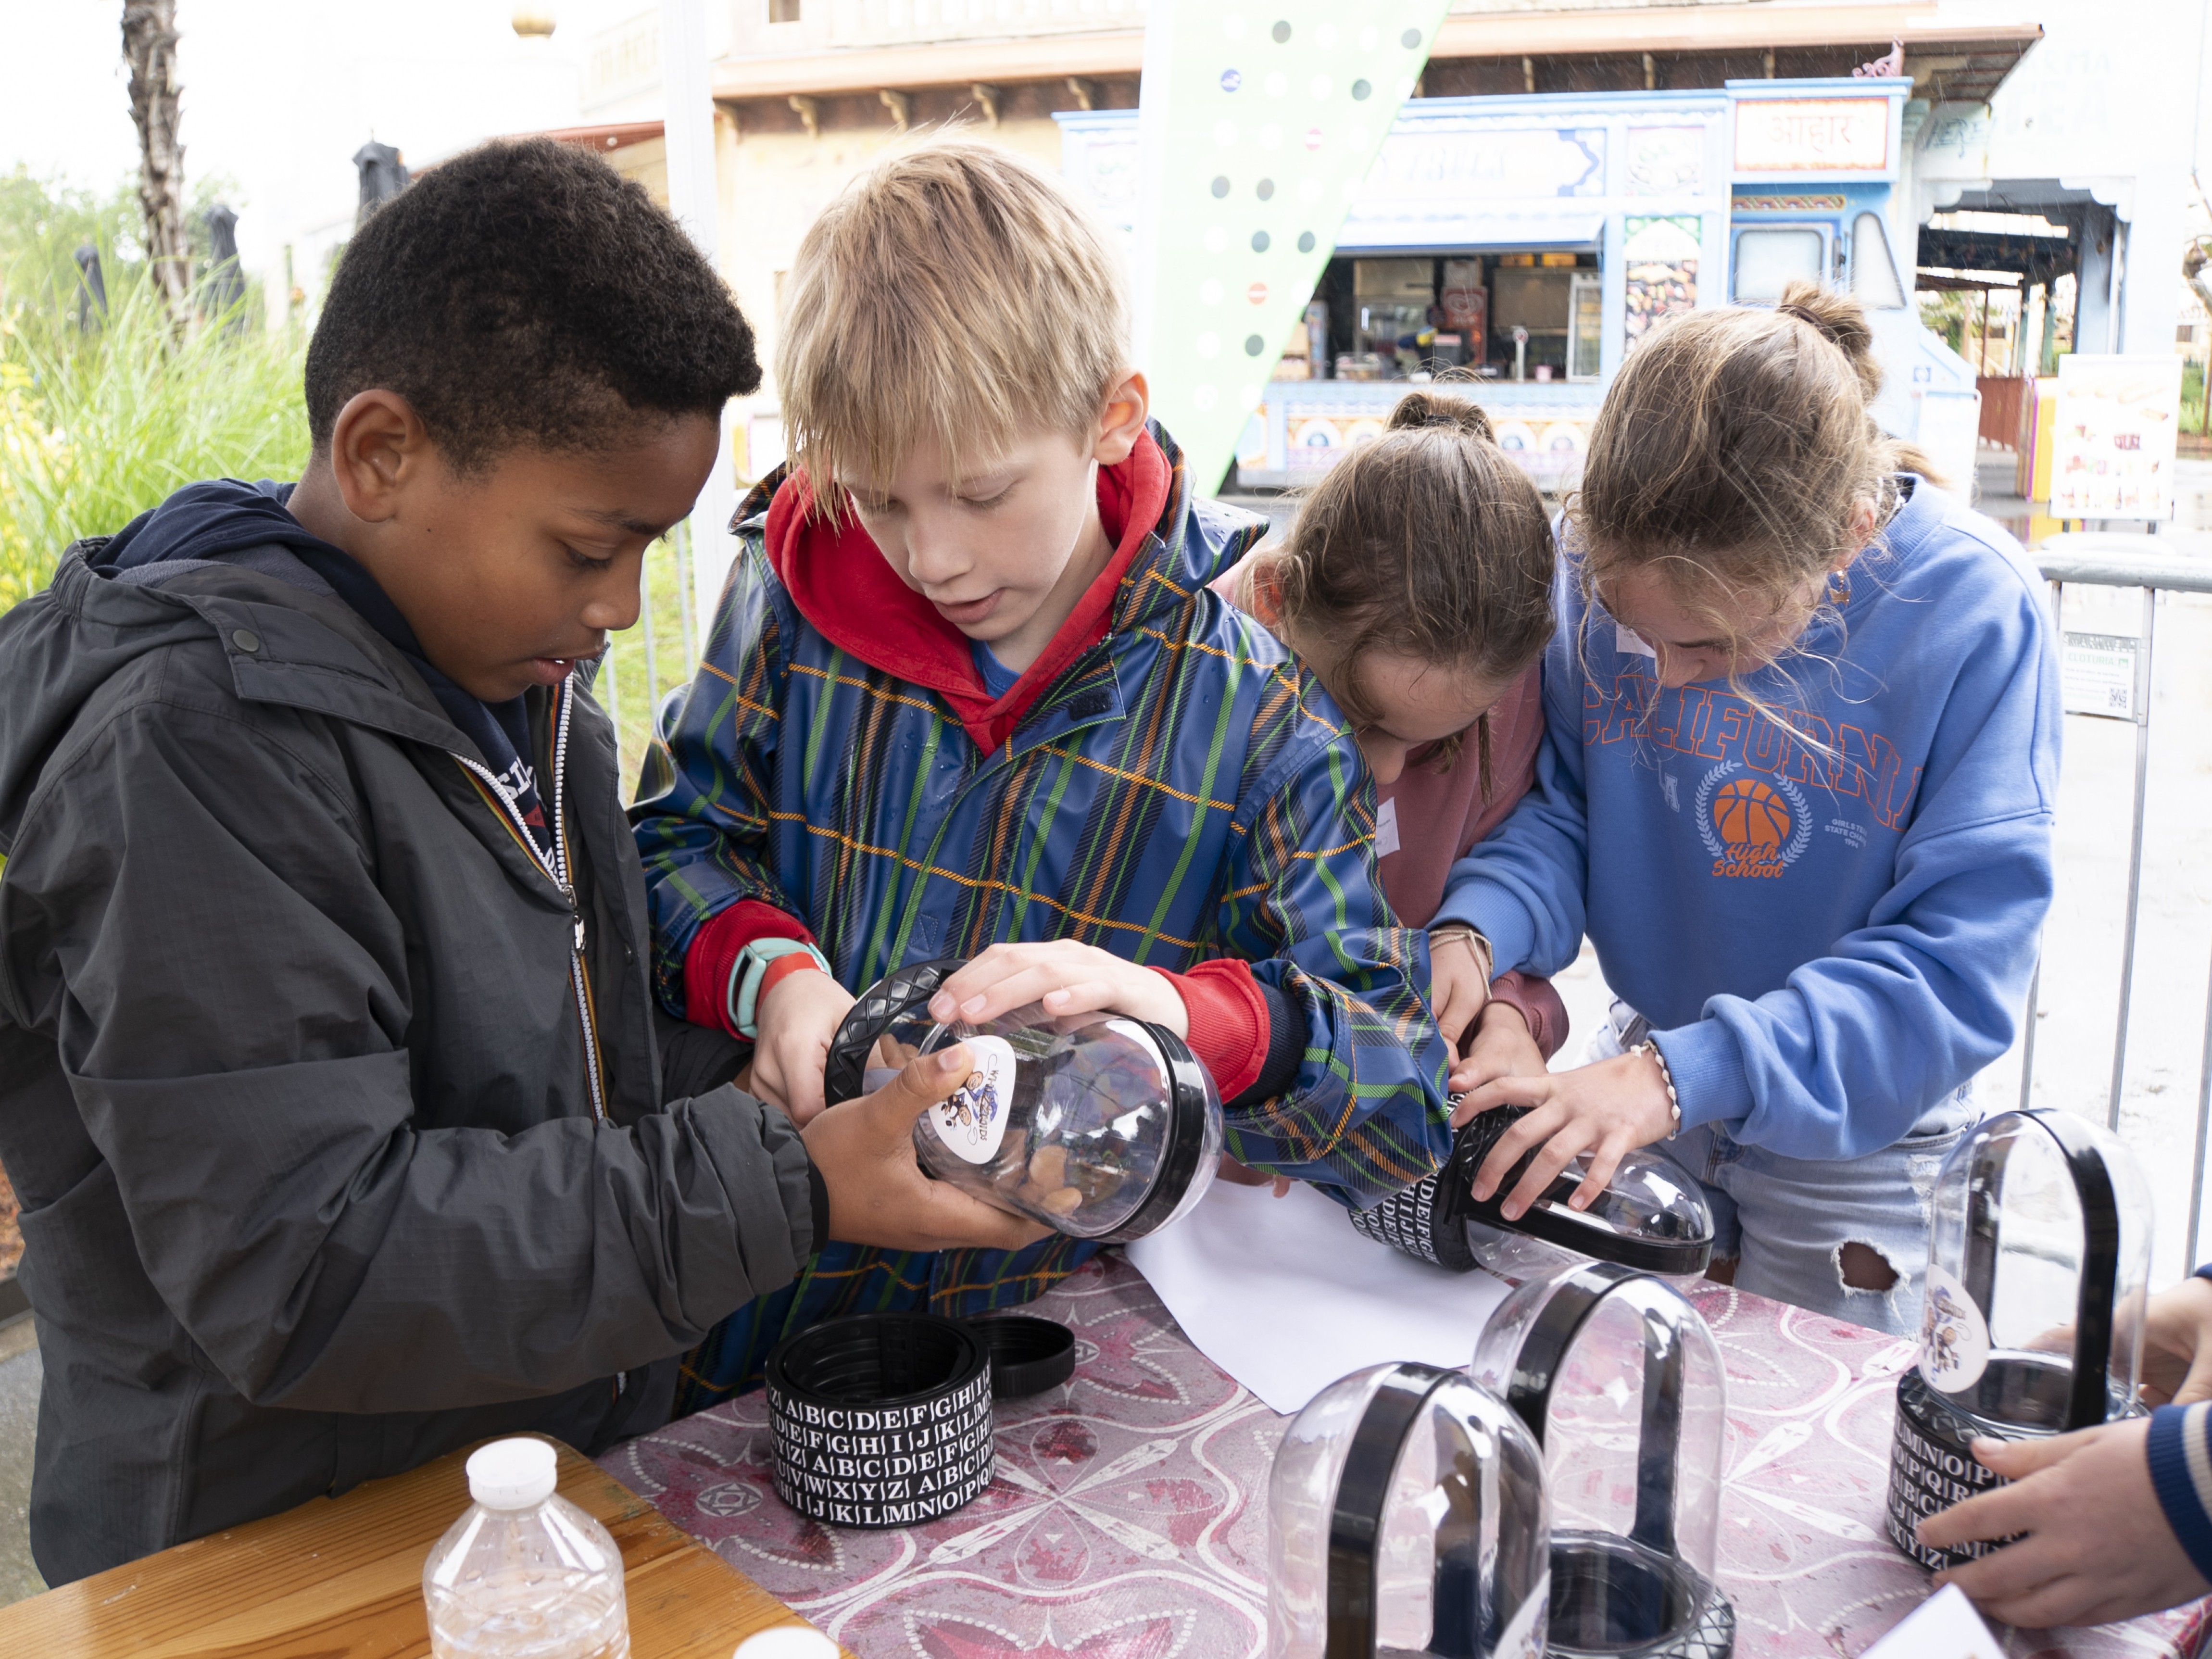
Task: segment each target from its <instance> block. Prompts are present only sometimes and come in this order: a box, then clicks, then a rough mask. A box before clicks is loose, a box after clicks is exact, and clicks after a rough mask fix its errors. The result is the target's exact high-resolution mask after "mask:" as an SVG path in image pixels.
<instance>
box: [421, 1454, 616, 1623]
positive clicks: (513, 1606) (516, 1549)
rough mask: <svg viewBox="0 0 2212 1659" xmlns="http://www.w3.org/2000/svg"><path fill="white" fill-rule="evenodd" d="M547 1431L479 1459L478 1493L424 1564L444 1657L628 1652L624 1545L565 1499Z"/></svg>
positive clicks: (472, 1471)
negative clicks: (545, 1438) (619, 1545)
mask: <svg viewBox="0 0 2212 1659" xmlns="http://www.w3.org/2000/svg"><path fill="white" fill-rule="evenodd" d="M555 1463H556V1456H555V1453H554V1450H553V1448H552V1447H551V1446H550V1445H548V1444H547V1443H545V1442H544V1441H543V1440H495V1441H493V1442H492V1443H491V1444H489V1446H484V1447H482V1448H480V1449H478V1450H477V1452H476V1454H475V1455H473V1456H471V1458H470V1459H469V1462H468V1471H469V1496H470V1497H471V1498H473V1499H474V1500H475V1501H474V1502H473V1503H471V1504H470V1505H469V1507H468V1509H467V1510H465V1512H464V1513H463V1514H462V1516H461V1518H460V1519H459V1520H458V1521H456V1522H453V1525H452V1526H451V1527H449V1528H447V1529H446V1535H445V1536H444V1537H443V1538H441V1539H440V1540H439V1541H438V1542H437V1545H436V1547H435V1548H434V1549H432V1550H431V1552H430V1559H428V1561H426V1562H424V1563H423V1565H422V1601H423V1603H424V1605H425V1606H426V1607H428V1609H429V1614H430V1652H431V1655H432V1656H433V1659H629V1608H628V1607H627V1605H626V1603H625V1601H624V1600H623V1564H622V1552H621V1551H619V1550H617V1548H616V1547H615V1541H614V1539H613V1537H612V1536H611V1535H610V1534H609V1533H608V1531H607V1529H606V1528H605V1527H603V1526H601V1525H600V1524H599V1522H597V1521H595V1520H593V1519H592V1517H591V1516H588V1515H586V1514H585V1513H584V1511H583V1510H580V1509H578V1508H577V1507H576V1506H575V1505H574V1504H571V1503H570V1502H569V1501H568V1499H567V1498H561V1497H556V1495H555V1493H554V1491H553V1487H554V1483H555V1480H556V1475H555Z"/></svg>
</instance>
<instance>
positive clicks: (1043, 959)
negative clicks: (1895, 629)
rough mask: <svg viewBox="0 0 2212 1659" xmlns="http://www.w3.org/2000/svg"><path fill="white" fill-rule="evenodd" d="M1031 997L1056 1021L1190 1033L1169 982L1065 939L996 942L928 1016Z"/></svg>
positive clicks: (1001, 1006) (977, 1016)
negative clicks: (1114, 1021) (1108, 1016)
mask: <svg viewBox="0 0 2212 1659" xmlns="http://www.w3.org/2000/svg"><path fill="white" fill-rule="evenodd" d="M796 977H799V978H804V977H805V975H797V976H796ZM779 988H781V987H779ZM1032 1002H1035V1003H1039V1004H1042V1006H1043V1008H1044V1011H1045V1012H1047V1013H1048V1014H1050V1015H1052V1016H1053V1017H1054V1018H1055V1019H1058V1018H1067V1017H1069V1016H1072V1015H1077V1014H1096V1013H1113V1014H1127V1016H1128V1017H1129V1018H1132V1019H1141V1020H1144V1021H1146V1022H1147V1023H1149V1024H1153V1025H1160V1026H1164V1027H1166V1028H1167V1029H1168V1030H1170V1031H1173V1032H1174V1033H1175V1034H1176V1036H1189V1035H1190V1016H1189V1014H1188V1012H1185V1011H1184V1008H1183V1006H1182V998H1181V997H1180V996H1178V995H1176V988H1175V986H1174V985H1173V984H1172V983H1171V982H1170V981H1168V980H1166V979H1164V978H1162V977H1161V976H1160V975H1158V974H1156V973H1154V972H1153V971H1152V969H1149V968H1139V967H1138V966H1136V965H1135V964H1134V963H1128V962H1124V961H1123V960H1122V959H1121V957H1117V956H1115V954H1114V953H1113V952H1112V951H1102V950H1100V949H1099V948H1098V947H1097V945H1078V944H1077V943H1076V942H1075V941H1074V940H1073V939H1049V940H1046V941H1044V942H1042V943H1040V944H1034V945H993V946H992V947H991V948H990V949H989V950H987V951H984V952H983V954H982V955H981V956H980V957H976V958H975V960H974V961H973V962H971V963H969V964H968V965H967V966H966V967H965V968H963V969H961V970H960V971H959V972H958V973H957V974H955V975H953V976H952V977H951V979H948V980H946V981H945V983H944V985H943V986H942V987H940V988H939V991H938V993H937V994H936V995H935V996H933V997H932V998H931V999H930V1000H929V1017H930V1018H932V1019H934V1020H939V1021H949V1020H954V1019H962V1020H965V1021H967V1022H968V1024H970V1025H980V1024H982V1023H983V1022H984V1021H986V1020H990V1019H996V1018H998V1017H999V1016H1000V1014H1004V1013H1009V1012H1012V1011H1013V1010H1014V1009H1016V1008H1021V1007H1026V1006H1028V1005H1029V1004H1030V1003H1032Z"/></svg>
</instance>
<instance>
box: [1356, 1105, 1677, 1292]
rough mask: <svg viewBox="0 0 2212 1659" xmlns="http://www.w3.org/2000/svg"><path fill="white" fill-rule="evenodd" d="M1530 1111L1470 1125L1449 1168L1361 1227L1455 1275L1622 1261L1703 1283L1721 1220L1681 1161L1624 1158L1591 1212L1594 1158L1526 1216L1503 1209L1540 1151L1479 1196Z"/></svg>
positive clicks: (1369, 1215)
mask: <svg viewBox="0 0 2212 1659" xmlns="http://www.w3.org/2000/svg"><path fill="white" fill-rule="evenodd" d="M1523 1115H1525V1110H1524V1109H1522V1108H1520V1107H1499V1108H1497V1109H1494V1110H1492V1111H1488V1112H1485V1113H1483V1114H1481V1115H1480V1116H1478V1117H1476V1118H1475V1119H1474V1121H1471V1122H1469V1123H1468V1124H1466V1125H1464V1126H1462V1127H1461V1129H1460V1130H1459V1132H1458V1133H1457V1135H1456V1136H1455V1138H1454V1140H1453V1144H1452V1153H1451V1157H1450V1158H1449V1159H1448V1160H1447V1161H1446V1163H1445V1164H1444V1167H1443V1169H1442V1170H1439V1171H1438V1172H1437V1174H1435V1175H1433V1176H1430V1177H1428V1178H1427V1179H1426V1180H1425V1181H1422V1182H1417V1183H1416V1184H1415V1185H1413V1187H1410V1188H1407V1190H1406V1191H1404V1192H1402V1193H1399V1194H1393V1195H1392V1196H1391V1197H1389V1198H1387V1199H1384V1200H1383V1202H1382V1203H1380V1204H1378V1205H1376V1206H1374V1207H1373V1208H1372V1209H1369V1210H1361V1211H1354V1212H1351V1221H1352V1225H1353V1226H1354V1227H1356V1228H1358V1230H1359V1231H1361V1232H1363V1233H1364V1234H1365V1235H1366V1236H1367V1237H1370V1238H1372V1239H1374V1240H1376V1242H1377V1243H1384V1244H1389V1245H1393V1246H1395V1248H1397V1249H1401V1250H1403V1251H1405V1252H1406V1253H1407V1255H1414V1256H1418V1257H1419V1258H1420V1259H1421V1260H1422V1261H1431V1262H1434V1263H1436V1264H1437V1266H1439V1267H1449V1268H1451V1269H1452V1270H1453V1271H1455V1272H1458V1273H1466V1272H1468V1271H1469V1270H1471V1269H1473V1268H1474V1267H1484V1268H1486V1269H1488V1270H1489V1271H1490V1272H1492V1273H1496V1274H1497V1275H1498V1277H1499V1278H1501V1279H1510V1280H1512V1281H1513V1282H1515V1283H1516V1284H1517V1283H1519V1282H1521V1281H1522V1280H1524V1279H1534V1278H1540V1277H1542V1276H1544V1275H1546V1274H1548V1273H1556V1272H1559V1270H1560V1269H1562V1268H1565V1267H1571V1266H1572V1265H1574V1264H1575V1263H1576V1262H1577V1261H1584V1260H1589V1261H1611V1262H1615V1263H1617V1264H1619V1265H1620V1266H1622V1267H1635V1268H1638V1269H1640V1270H1642V1271H1644V1272H1645V1273H1660V1274H1663V1275H1665V1276H1667V1277H1669V1278H1696V1277H1697V1276H1698V1275H1699V1274H1701V1273H1704V1272H1705V1268H1706V1267H1707V1266H1708V1265H1709V1264H1710V1263H1711V1261H1712V1253H1713V1217H1712V1211H1711V1207H1710V1206H1708V1205H1707V1204H1706V1202H1705V1194H1704V1193H1702V1192H1701V1191H1699V1188H1698V1185H1697V1183H1696V1182H1694V1181H1692V1179H1691V1178H1690V1176H1688V1174H1687V1173H1686V1171H1685V1170H1682V1169H1681V1168H1680V1166H1679V1165H1677V1164H1674V1163H1673V1162H1672V1161H1671V1160H1670V1159H1668V1158H1665V1157H1663V1156H1662V1155H1661V1154H1659V1153H1657V1152H1652V1151H1650V1150H1649V1149H1647V1148H1642V1147H1638V1148H1634V1149H1632V1150H1631V1151H1629V1152H1625V1153H1623V1154H1622V1155H1621V1158H1620V1164H1619V1165H1618V1166H1617V1167H1616V1168H1615V1169H1614V1170H1613V1179H1612V1180H1611V1181H1609V1182H1607V1183H1606V1185H1605V1187H1604V1188H1603V1189H1602V1190H1601V1192H1600V1193H1599V1194H1598V1195H1597V1196H1596V1197H1595V1198H1594V1199H1593V1200H1590V1204H1589V1208H1587V1209H1583V1210H1577V1209H1575V1208H1574V1207H1572V1206H1571V1205H1570V1204H1569V1203H1568V1202H1567V1200H1568V1198H1569V1196H1570V1195H1571V1194H1572V1193H1573V1192H1574V1190H1575V1188H1577V1187H1578V1186H1580V1185H1581V1184H1582V1178H1583V1173H1584V1171H1585V1170H1587V1169H1588V1167H1589V1162H1588V1158H1587V1155H1584V1156H1582V1157H1577V1158H1575V1159H1574V1160H1573V1161H1572V1162H1571V1163H1570V1164H1568V1165H1567V1167H1566V1169H1565V1170H1563V1171H1562V1172H1561V1173H1560V1174H1559V1176H1558V1177H1557V1178H1556V1179H1554V1180H1553V1182H1552V1184H1551V1186H1550V1187H1548V1188H1546V1190H1545V1192H1544V1194H1543V1196H1541V1198H1539V1199H1538V1200H1536V1202H1535V1203H1534V1204H1532V1205H1530V1206H1528V1211H1527V1212H1525V1213H1524V1214H1522V1215H1521V1216H1520V1217H1518V1218H1516V1219H1514V1220H1511V1221H1508V1220H1507V1219H1506V1218H1505V1217H1504V1212H1503V1209H1502V1207H1501V1206H1503V1204H1504V1200H1505V1198H1506V1195H1507V1194H1510V1193H1511V1192H1512V1191H1513V1189H1514V1187H1515V1185H1516V1183H1517V1182H1519V1180H1520V1177H1521V1176H1522V1172H1523V1171H1524V1170H1526V1169H1527V1167H1528V1164H1529V1162H1530V1161H1531V1160H1533V1158H1534V1156H1535V1154H1534V1152H1530V1153H1528V1155H1527V1156H1526V1157H1524V1158H1522V1159H1521V1160H1520V1161H1518V1162H1517V1163H1516V1164H1515V1165H1514V1168H1513V1170H1512V1171H1511V1172H1510V1174H1509V1175H1508V1176H1506V1178H1505V1179H1504V1181H1502V1182H1499V1183H1498V1190H1497V1192H1496V1193H1494V1194H1492V1195H1491V1197H1490V1198H1488V1199H1486V1200H1477V1199H1476V1198H1475V1197H1474V1193H1473V1190H1472V1188H1473V1183H1474V1176H1475V1172H1476V1171H1477V1170H1480V1168H1481V1167H1482V1162H1483V1160H1484V1159H1485V1158H1487V1157H1488V1156H1489V1154H1490V1150H1491V1148H1492V1147H1493V1146H1496V1145H1497V1144H1498V1137H1499V1136H1501V1135H1503V1134H1504V1133H1505V1131H1506V1130H1507V1129H1508V1128H1509V1127H1511V1125H1512V1124H1513V1123H1514V1122H1515V1121H1517V1120H1518V1119H1519V1118H1521V1117H1522V1116H1523Z"/></svg>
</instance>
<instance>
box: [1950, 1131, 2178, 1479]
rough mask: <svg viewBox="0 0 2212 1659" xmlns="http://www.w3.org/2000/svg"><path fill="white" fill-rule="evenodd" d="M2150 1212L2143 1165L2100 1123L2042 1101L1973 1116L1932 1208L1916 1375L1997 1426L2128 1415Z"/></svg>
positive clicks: (2138, 1356)
mask: <svg viewBox="0 0 2212 1659" xmlns="http://www.w3.org/2000/svg"><path fill="white" fill-rule="evenodd" d="M2062 1136H2063V1139H2061V1137H2062ZM2088 1166H2093V1168H2092V1167H2088ZM2150 1224H2151V1212H2150V1197H2149V1194H2148V1193H2147V1192H2146V1191H2145V1190H2144V1188H2143V1181H2142V1171H2141V1170H2139V1169H2138V1168H2137V1167H2136V1161H2135V1158H2134V1156H2133V1155H2132V1154H2131V1153H2130V1152H2129V1151H2128V1150H2127V1148H2126V1147H2125V1146H2122V1145H2121V1144H2120V1142H2119V1139H2118V1137H2116V1136H2114V1135H2113V1134H2112V1133H2110V1132H2109V1131H2107V1130H2106V1129H2105V1128H2104V1127H2102V1126H2101V1125H2099V1124H2094V1123H2091V1122H2089V1121H2087V1119H2084V1118H2079V1117H2075V1116H2074V1115H2072V1114H2070V1113H2067V1114H2060V1113H2057V1112H2051V1111H2034V1112H2003V1113H2000V1114H1999V1115H1996V1116H1995V1117H1992V1118H1990V1119H1987V1120H1985V1121H1984V1122H1982V1123H1980V1124H1978V1125H1977V1126H1976V1127H1974V1128H1973V1129H1972V1130H1970V1131H1969V1132H1968V1133H1966V1136H1965V1137H1964V1138H1963V1139H1961V1140H1960V1142H1959V1144H1958V1146H1955V1147H1954V1148H1953V1149H1952V1152H1951V1155H1950V1156H1949V1157H1948V1158H1946V1159H1945V1160H1944V1161H1943V1169H1942V1173H1941V1174H1940V1175H1938V1176H1936V1193H1935V1197H1934V1199H1933V1200H1932V1202H1931V1203H1930V1205H1929V1228H1928V1288H1927V1292H1926V1302H1925V1304H1924V1306H1923V1315H1922V1320H1921V1330H1922V1337H1921V1343H1922V1346H1921V1353H1920V1365H1919V1370H1920V1374H1921V1375H1922V1376H1923V1377H1924V1378H1925V1379H1926V1380H1927V1382H1928V1383H1929V1386H1930V1387H1931V1388H1932V1389H1935V1390H1936V1393H1938V1394H1940V1395H1943V1396H1944V1398H1945V1400H1946V1401H1947V1402H1948V1404H1949V1406H1950V1407H1951V1408H1952V1409H1953V1410H1954V1411H1959V1412H1962V1413H1965V1414H1966V1415H1967V1416H1968V1417H1970V1418H1972V1419H1974V1420H1975V1422H1976V1423H1977V1424H1978V1425H1979V1426H1980V1427H1981V1429H1982V1430H1983V1431H1984V1432H1985V1433H1990V1434H1995V1435H1998V1436H2001V1437H2016V1436H2019V1435H2021V1434H2023V1433H2057V1432H2061V1431H2064V1430H2067V1429H2075V1428H2087V1427H2091V1426H2093V1425H2095V1424H2098V1423H2101V1422H2104V1421H2106V1419H2109V1418H2114V1417H2124V1416H2127V1415H2129V1414H2130V1413H2133V1412H2135V1411H2136V1409H2137V1402H2136V1387H2137V1380H2138V1378H2139V1377H2140V1376H2141V1375H2142V1335H2143V1331H2142V1325H2143V1303H2144V1297H2145V1293H2146V1291H2147V1289H2148V1282H2149V1279H2150V1236H2151V1225H2150ZM2090 1344H2094V1351H2093V1352H2091V1351H2089V1347H2088V1345H2090ZM2077 1349H2078V1350H2081V1351H2080V1352H2077ZM2077 1365H2078V1366H2080V1367H2081V1368H2082V1372H2083V1373H2084V1375H2082V1378H2081V1384H2080V1386H2079V1388H2078V1389H2077V1387H2076V1383H2075V1376H2076V1375H2077V1373H2076V1370H2075V1368H2076V1366H2077ZM2090 1370H2093V1371H2094V1372H2095V1373H2096V1374H2097V1375H2096V1376H2095V1377H2094V1378H2091V1377H2090V1376H2087V1375H2086V1373H2087V1372H2088V1371H2090ZM2077 1394H2078V1396H2079V1397H2078V1399H2077V1398H2076V1395H2077Z"/></svg>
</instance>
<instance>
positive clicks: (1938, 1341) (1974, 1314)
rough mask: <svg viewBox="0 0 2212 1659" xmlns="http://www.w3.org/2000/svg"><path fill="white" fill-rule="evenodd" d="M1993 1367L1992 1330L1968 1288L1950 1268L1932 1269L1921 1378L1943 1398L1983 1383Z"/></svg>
mask: <svg viewBox="0 0 2212 1659" xmlns="http://www.w3.org/2000/svg"><path fill="white" fill-rule="evenodd" d="M1989 1364H1990V1328H1989V1326H1988V1325H1987V1324H1986V1323H1985V1322H1984V1321H1983V1318H1982V1310H1980V1309H1979V1308H1978V1307H1977V1306H1976V1305H1975V1304H1974V1298H1973V1297H1971V1296H1969V1295H1967V1294H1966V1286H1965V1285H1962V1284H1960V1282H1959V1279H1958V1276H1957V1275H1956V1274H1954V1273H1952V1272H1951V1271H1950V1270H1949V1269H1948V1268H1945V1267H1936V1266H1935V1265H1934V1264H1933V1263H1932V1262H1931V1263H1930V1264H1929V1268H1928V1299H1927V1301H1926V1303H1925V1304H1923V1308H1922V1310H1921V1315H1920V1374H1921V1376H1924V1377H1926V1378H1927V1379H1928V1386H1929V1388H1931V1389H1936V1391H1937V1392H1938V1393H1941V1394H1958V1393H1960V1392H1961V1391H1963V1390H1965V1389H1971V1388H1972V1387H1973V1386H1974V1384H1975V1383H1978V1382H1980V1381H1981V1379H1982V1373H1983V1372H1984V1371H1985V1370H1988V1369H1989Z"/></svg>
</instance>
